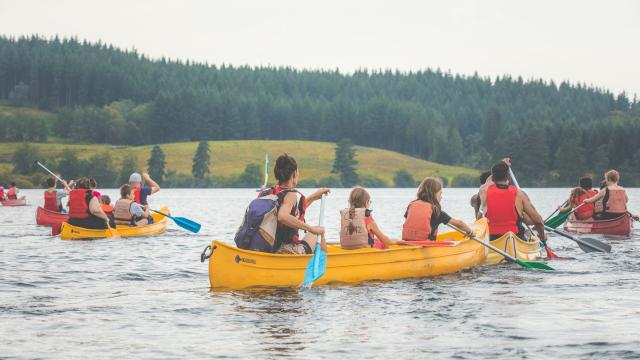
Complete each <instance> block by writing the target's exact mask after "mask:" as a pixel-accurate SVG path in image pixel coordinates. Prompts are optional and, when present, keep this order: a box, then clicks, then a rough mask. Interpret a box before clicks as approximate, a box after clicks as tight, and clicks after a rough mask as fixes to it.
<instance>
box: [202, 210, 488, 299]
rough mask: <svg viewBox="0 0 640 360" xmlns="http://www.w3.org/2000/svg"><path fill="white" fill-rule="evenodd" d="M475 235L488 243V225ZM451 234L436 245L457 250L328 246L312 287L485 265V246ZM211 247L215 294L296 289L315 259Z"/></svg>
mask: <svg viewBox="0 0 640 360" xmlns="http://www.w3.org/2000/svg"><path fill="white" fill-rule="evenodd" d="M474 230H475V231H476V234H477V235H478V236H479V237H480V238H484V239H488V238H487V237H488V234H487V227H486V221H481V222H480V223H479V224H478V223H477V224H476V226H475V229H474ZM450 235H451V236H450V237H447V234H442V235H441V236H439V237H438V240H444V239H447V240H454V243H455V245H454V246H439V247H417V246H393V247H391V248H390V249H386V250H377V249H358V250H343V249H341V248H340V247H339V245H338V246H329V251H328V254H327V270H326V272H325V274H324V276H322V277H321V278H320V279H319V280H318V281H316V282H315V283H314V286H317V285H327V284H354V283H360V282H363V281H371V280H396V279H406V278H421V277H429V276H435V275H442V274H448V273H454V272H457V271H460V270H463V269H466V268H469V267H472V266H475V265H478V264H482V263H483V262H484V260H485V256H486V255H485V247H484V246H482V245H481V244H479V243H477V242H475V241H473V240H468V239H467V240H463V239H462V237H461V236H459V235H456V233H450ZM458 240H461V241H458ZM211 247H212V249H213V255H212V256H211V257H210V258H209V281H210V284H211V288H212V289H244V288H251V287H268V288H278V287H298V286H300V285H301V284H302V280H303V278H304V273H305V269H306V267H307V263H308V262H309V260H310V259H311V255H276V254H268V253H262V252H256V251H248V250H242V249H238V248H236V247H234V246H231V245H228V244H225V243H222V242H219V241H213V242H212V244H211Z"/></svg>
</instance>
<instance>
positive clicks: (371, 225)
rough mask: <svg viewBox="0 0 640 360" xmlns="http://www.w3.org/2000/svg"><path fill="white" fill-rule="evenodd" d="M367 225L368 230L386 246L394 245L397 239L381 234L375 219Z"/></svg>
mask: <svg viewBox="0 0 640 360" xmlns="http://www.w3.org/2000/svg"><path fill="white" fill-rule="evenodd" d="M367 227H368V228H369V230H371V232H372V233H373V235H375V236H376V237H377V238H378V239H379V240H380V241H382V243H384V244H385V245H386V246H390V245H395V244H397V243H398V241H399V240H396V239H392V238H390V237H388V236H387V235H385V234H383V233H382V231H380V228H379V227H378V224H376V222H375V221H372V222H370V223H369V225H367Z"/></svg>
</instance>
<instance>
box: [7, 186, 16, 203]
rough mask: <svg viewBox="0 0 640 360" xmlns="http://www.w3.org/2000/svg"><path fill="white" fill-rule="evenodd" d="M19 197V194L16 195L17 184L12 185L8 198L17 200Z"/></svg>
mask: <svg viewBox="0 0 640 360" xmlns="http://www.w3.org/2000/svg"><path fill="white" fill-rule="evenodd" d="M17 198H18V196H17V195H16V187H15V186H12V187H10V188H9V191H7V199H9V200H15V199H17Z"/></svg>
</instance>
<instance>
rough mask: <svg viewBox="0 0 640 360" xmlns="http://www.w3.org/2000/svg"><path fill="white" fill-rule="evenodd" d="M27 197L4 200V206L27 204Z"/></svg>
mask: <svg viewBox="0 0 640 360" xmlns="http://www.w3.org/2000/svg"><path fill="white" fill-rule="evenodd" d="M25 205H27V199H17V200H2V206H25Z"/></svg>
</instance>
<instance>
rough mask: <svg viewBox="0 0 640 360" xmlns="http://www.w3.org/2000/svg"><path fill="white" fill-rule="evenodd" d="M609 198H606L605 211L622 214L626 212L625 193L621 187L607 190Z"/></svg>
mask: <svg viewBox="0 0 640 360" xmlns="http://www.w3.org/2000/svg"><path fill="white" fill-rule="evenodd" d="M607 191H609V200H607V212H608V213H613V214H624V213H626V212H627V193H626V192H625V191H624V190H622V189H617V190H608V189H607Z"/></svg>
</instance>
